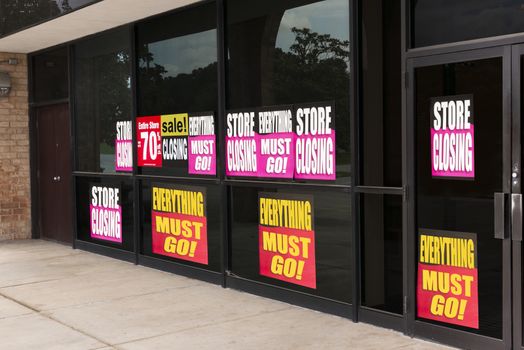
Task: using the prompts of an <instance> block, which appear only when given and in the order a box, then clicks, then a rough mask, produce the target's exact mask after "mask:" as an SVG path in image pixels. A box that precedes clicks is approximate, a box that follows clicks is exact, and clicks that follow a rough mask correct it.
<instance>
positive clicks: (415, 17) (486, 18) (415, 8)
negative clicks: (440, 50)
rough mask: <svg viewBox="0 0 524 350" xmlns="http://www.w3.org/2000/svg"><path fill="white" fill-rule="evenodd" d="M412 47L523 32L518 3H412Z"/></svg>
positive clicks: (442, 0) (473, 0)
mask: <svg viewBox="0 0 524 350" xmlns="http://www.w3.org/2000/svg"><path fill="white" fill-rule="evenodd" d="M410 3H411V27H412V30H411V33H412V37H411V41H412V47H421V46H429V45H438V44H445V43H452V42H457V41H462V40H471V39H478V38H487V37H490V36H496V35H504V34H513V33H519V32H523V31H524V21H523V18H524V16H523V13H522V2H521V1H517V0H502V1H500V0H484V1H478V0H465V1H464V0H463V1H454V0H411V2H410Z"/></svg>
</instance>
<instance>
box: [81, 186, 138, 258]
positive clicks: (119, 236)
mask: <svg viewBox="0 0 524 350" xmlns="http://www.w3.org/2000/svg"><path fill="white" fill-rule="evenodd" d="M133 196H134V195H133V183H132V181H130V180H120V179H113V178H95V177H76V227H77V239H79V240H81V241H85V242H90V243H96V244H100V245H103V246H108V247H111V248H117V249H123V250H127V251H133V247H134V239H133V227H134V226H133V218H134V215H133V207H134V206H133Z"/></svg>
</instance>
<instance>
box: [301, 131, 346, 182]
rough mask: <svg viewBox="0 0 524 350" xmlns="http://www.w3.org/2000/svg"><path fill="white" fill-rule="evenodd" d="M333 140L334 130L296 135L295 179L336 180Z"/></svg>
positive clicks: (334, 143)
mask: <svg viewBox="0 0 524 350" xmlns="http://www.w3.org/2000/svg"><path fill="white" fill-rule="evenodd" d="M335 141H336V140H335V132H333V133H332V134H331V135H318V136H310V135H308V136H299V137H297V144H296V151H295V153H296V158H295V179H302V180H328V181H329V180H336V178H337V176H336V172H335V165H336V152H335V147H336V146H335V145H336V142H335Z"/></svg>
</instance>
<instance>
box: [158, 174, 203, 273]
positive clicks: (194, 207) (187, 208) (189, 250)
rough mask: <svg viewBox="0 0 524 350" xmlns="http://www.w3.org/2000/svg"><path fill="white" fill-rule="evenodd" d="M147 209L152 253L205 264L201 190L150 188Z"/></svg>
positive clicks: (167, 187)
mask: <svg viewBox="0 0 524 350" xmlns="http://www.w3.org/2000/svg"><path fill="white" fill-rule="evenodd" d="M151 206H152V210H151V221H152V233H151V234H152V242H153V253H155V254H160V255H164V256H169V257H171V258H176V259H181V260H186V261H191V262H195V263H199V264H204V265H207V264H208V249H207V217H206V190H205V188H201V187H192V186H179V185H176V186H175V185H168V184H157V185H153V188H152V198H151Z"/></svg>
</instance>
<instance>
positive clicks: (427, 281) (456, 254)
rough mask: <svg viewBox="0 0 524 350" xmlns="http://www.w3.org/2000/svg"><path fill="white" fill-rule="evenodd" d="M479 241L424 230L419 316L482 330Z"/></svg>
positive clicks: (418, 303) (421, 248)
mask: <svg viewBox="0 0 524 350" xmlns="http://www.w3.org/2000/svg"><path fill="white" fill-rule="evenodd" d="M476 241H477V240H476V235H475V234H472V233H457V232H448V231H434V230H421V232H420V233H419V263H418V278H417V316H418V317H421V318H426V319H430V320H434V321H439V322H444V323H451V324H455V325H459V326H463V327H469V328H475V329H478V328H479V307H478V270H477V255H476V249H477V242H476Z"/></svg>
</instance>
